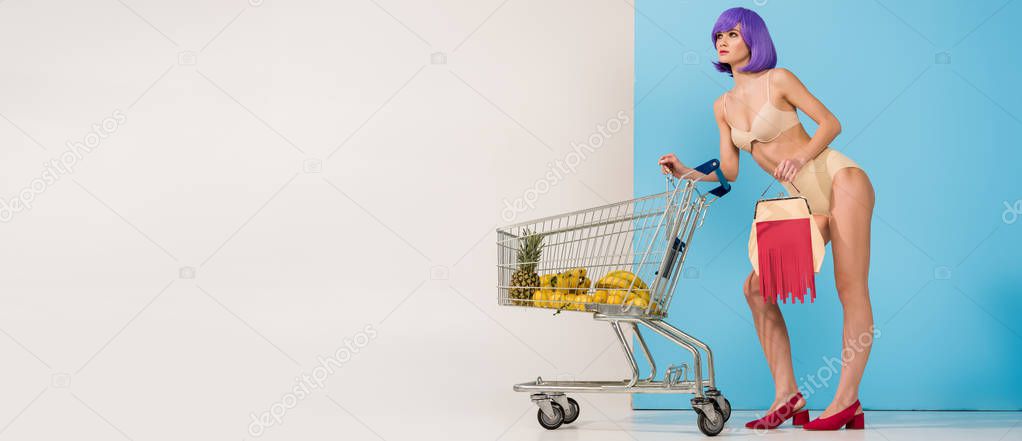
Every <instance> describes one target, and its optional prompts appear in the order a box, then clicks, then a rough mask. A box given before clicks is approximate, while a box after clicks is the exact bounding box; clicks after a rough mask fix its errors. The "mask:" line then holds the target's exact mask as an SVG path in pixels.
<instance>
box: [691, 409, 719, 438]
mask: <svg viewBox="0 0 1022 441" xmlns="http://www.w3.org/2000/svg"><path fill="white" fill-rule="evenodd" d="M713 412H714V413H715V414H716V415H714V416H715V417H716V419H717V423H716V424H714V423H713V422H711V421H710V419H709V418H707V417H706V415H703V413H702V412H698V416H696V425H698V426H699V431H700V432H703V435H706V436H717V434H719V433H720V432H721V431H722V430H724V415H721V413H720V412H719V411H717V410H716V409H714V410H713Z"/></svg>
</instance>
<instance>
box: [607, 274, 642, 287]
mask: <svg viewBox="0 0 1022 441" xmlns="http://www.w3.org/2000/svg"><path fill="white" fill-rule="evenodd" d="M607 275H608V276H614V277H619V278H622V279H625V280H627V281H628V282H629V283H631V281H632V280H635V287H636V288H640V289H646V288H648V286H646V282H643V281H642V279H640V278H639V276H636V275H635V273H633V272H631V271H625V270H617V271H611V272H610V273H609V274H607Z"/></svg>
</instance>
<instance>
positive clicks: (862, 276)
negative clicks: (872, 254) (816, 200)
mask: <svg viewBox="0 0 1022 441" xmlns="http://www.w3.org/2000/svg"><path fill="white" fill-rule="evenodd" d="M875 199H876V195H875V193H874V191H873V184H872V183H870V180H869V177H868V176H866V173H865V172H864V171H863V170H862V169H859V168H854V167H849V168H844V169H841V170H839V171H838V172H837V173H836V174H835V175H834V179H833V186H832V188H831V209H830V219H829V222H828V224H829V229H830V238H831V251H832V252H833V254H834V279H835V280H834V281H835V283H836V285H837V288H838V294H839V295H840V296H841V297H842V299H843V298H844V295H843V294H844V293H843V292H842V291H843V290H847V288H852V287H854V286H856V285H860V284H861V285H862V286H863V287H865V286H866V279H867V277H868V276H869V251H870V223H871V221H872V217H873V207H874V205H875Z"/></svg>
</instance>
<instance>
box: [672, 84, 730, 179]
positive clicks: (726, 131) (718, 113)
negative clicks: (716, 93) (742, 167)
mask: <svg viewBox="0 0 1022 441" xmlns="http://www.w3.org/2000/svg"><path fill="white" fill-rule="evenodd" d="M713 118H714V120H715V121H717V129H718V131H719V133H720V171H721V172H723V173H724V178H725V179H727V180H728V181H730V182H734V181H735V180H737V179H738V157H739V153H740V152H739V151H738V147H735V144H734V142H733V141H732V140H731V126H729V125H727V122H725V121H724V101H723V95H721V97H720V98H717V100H716V101H714V102H713ZM659 164H660V166H661V167H662V168H663V170H664V174H667V173H670V174H673V175H674V176H675V177H681V176H684V175H685V174H687V173H689V172H690V171H692V168H691V167H688V166H686V165H685V164H682V163H681V161H680V160H678V157H677V156H675V155H674V154H673V153H668V154H666V155H664V156H661V157H660V161H659ZM696 176H698V178H697V177H696ZM690 177H691V178H693V179H697V180H700V181H716V180H717V177H716V176H715V175H703V174H701V173H699V172H696V173H695V174H693V175H690Z"/></svg>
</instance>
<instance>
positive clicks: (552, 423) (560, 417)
mask: <svg viewBox="0 0 1022 441" xmlns="http://www.w3.org/2000/svg"><path fill="white" fill-rule="evenodd" d="M550 407H552V408H553V409H554V417H553V418H547V416H546V414H545V413H543V409H539V412H538V413H537V414H536V418H537V419H538V420H539V425H540V426H543V428H544V429H547V430H554V429H556V428H558V427H561V424H562V423H564V409H562V408H561V405H560V404H557V403H553V402H551V403H550Z"/></svg>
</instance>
